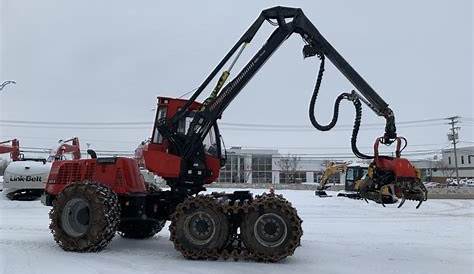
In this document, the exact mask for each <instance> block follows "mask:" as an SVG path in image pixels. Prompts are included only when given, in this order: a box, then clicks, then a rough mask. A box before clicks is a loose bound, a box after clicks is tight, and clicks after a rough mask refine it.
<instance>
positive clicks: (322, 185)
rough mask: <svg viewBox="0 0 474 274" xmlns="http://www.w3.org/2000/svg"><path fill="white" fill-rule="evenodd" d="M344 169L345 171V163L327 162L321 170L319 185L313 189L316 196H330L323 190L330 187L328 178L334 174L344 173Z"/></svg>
mask: <svg viewBox="0 0 474 274" xmlns="http://www.w3.org/2000/svg"><path fill="white" fill-rule="evenodd" d="M346 171H347V164H346V163H335V162H329V163H328V165H327V166H326V169H325V170H324V172H323V175H322V176H321V180H320V182H319V186H318V188H317V189H316V191H315V194H316V196H319V197H330V196H329V195H328V194H327V193H326V191H325V190H326V189H328V188H329V187H330V186H329V185H328V182H329V179H330V178H331V177H332V176H334V175H335V174H339V173H346Z"/></svg>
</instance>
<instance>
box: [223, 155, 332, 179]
mask: <svg viewBox="0 0 474 274" xmlns="http://www.w3.org/2000/svg"><path fill="white" fill-rule="evenodd" d="M326 162H327V161H326V160H320V159H312V158H306V157H305V158H301V157H299V156H297V155H281V154H279V152H278V150H273V149H242V148H241V147H231V148H230V149H228V150H227V162H226V165H225V167H223V168H222V170H221V173H220V176H219V179H218V182H222V183H249V184H250V183H273V184H279V183H282V184H291V183H317V182H318V178H319V176H320V175H321V173H322V171H323V170H324V168H325V166H326V165H325V164H326Z"/></svg>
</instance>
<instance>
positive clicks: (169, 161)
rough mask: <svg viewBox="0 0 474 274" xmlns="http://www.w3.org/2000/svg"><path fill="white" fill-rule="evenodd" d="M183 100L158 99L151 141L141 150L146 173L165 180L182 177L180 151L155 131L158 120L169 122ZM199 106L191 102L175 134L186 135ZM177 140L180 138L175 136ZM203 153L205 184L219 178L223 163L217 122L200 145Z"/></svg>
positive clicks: (223, 158) (223, 157)
mask: <svg viewBox="0 0 474 274" xmlns="http://www.w3.org/2000/svg"><path fill="white" fill-rule="evenodd" d="M186 102H187V100H185V99H175V98H168V97H158V107H157V111H156V117H155V123H154V127H153V133H152V137H151V142H150V143H149V144H148V145H147V147H146V148H145V149H144V151H143V157H144V159H145V166H146V168H147V169H148V170H150V171H152V172H154V173H155V174H156V175H158V176H161V177H163V178H164V179H176V178H179V177H180V175H181V165H182V163H181V157H180V156H179V152H178V151H176V149H175V148H173V147H172V146H171V145H170V142H169V141H168V140H166V139H165V138H163V136H162V135H161V134H160V132H159V131H158V128H157V124H158V121H159V120H160V119H163V118H166V119H171V118H172V117H173V116H174V115H175V114H176V112H178V111H179V110H180V109H181V108H182V107H183V106H184V105H185V104H186ZM201 107H202V104H200V103H197V102H193V103H192V104H191V106H190V107H189V109H190V110H191V112H190V113H189V114H188V115H187V116H186V117H184V118H183V119H182V120H180V121H178V125H177V129H176V131H177V132H178V134H183V136H184V135H185V134H187V131H188V129H189V126H190V124H191V122H192V120H193V118H194V115H195V113H196V111H198V110H199V109H201ZM178 138H179V137H178ZM203 146H204V147H203V149H204V153H205V165H206V169H207V170H208V172H209V176H208V178H207V179H206V183H212V182H214V181H215V180H216V179H217V178H218V177H219V170H220V168H221V166H223V165H224V163H225V158H226V157H225V155H224V154H223V153H225V150H222V149H221V147H222V146H221V140H220V134H219V128H218V126H217V123H216V124H215V125H214V126H213V129H211V130H210V131H209V133H208V134H207V136H206V138H205V139H204V142H203Z"/></svg>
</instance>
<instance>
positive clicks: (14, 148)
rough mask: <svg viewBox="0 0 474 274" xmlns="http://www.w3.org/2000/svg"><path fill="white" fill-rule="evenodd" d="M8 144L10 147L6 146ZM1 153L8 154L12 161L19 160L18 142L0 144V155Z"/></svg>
mask: <svg viewBox="0 0 474 274" xmlns="http://www.w3.org/2000/svg"><path fill="white" fill-rule="evenodd" d="M8 143H10V145H7V144H8ZM3 153H10V158H11V159H12V161H19V160H21V153H20V141H18V139H12V140H7V141H3V142H0V154H3Z"/></svg>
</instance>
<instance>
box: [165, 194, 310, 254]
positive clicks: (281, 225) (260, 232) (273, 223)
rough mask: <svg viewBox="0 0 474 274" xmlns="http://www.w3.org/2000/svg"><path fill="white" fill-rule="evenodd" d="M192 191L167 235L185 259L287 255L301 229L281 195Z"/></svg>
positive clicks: (294, 212)
mask: <svg viewBox="0 0 474 274" xmlns="http://www.w3.org/2000/svg"><path fill="white" fill-rule="evenodd" d="M247 194H248V195H235V193H234V194H225V193H212V194H210V195H197V196H195V197H190V198H188V199H186V200H185V201H184V202H183V203H181V204H179V205H178V206H177V208H176V211H175V213H174V214H173V216H172V218H171V225H170V228H169V229H170V232H171V236H170V239H171V240H172V241H173V243H174V245H175V248H176V249H177V250H178V251H180V252H181V253H182V254H183V256H184V257H186V258H189V259H204V260H217V259H219V258H222V259H234V260H239V259H244V260H255V261H262V262H277V261H280V260H282V259H284V258H286V257H288V256H291V255H292V254H293V253H294V251H295V249H296V248H297V247H298V246H299V245H300V239H301V236H302V234H303V230H302V228H301V223H302V221H301V219H300V218H299V216H298V214H297V212H296V209H295V208H294V207H293V206H292V205H291V203H290V202H288V201H287V200H286V199H284V198H283V196H281V195H275V194H273V193H270V194H266V193H264V194H262V195H260V196H256V197H254V198H253V197H252V196H251V195H250V194H249V193H247Z"/></svg>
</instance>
